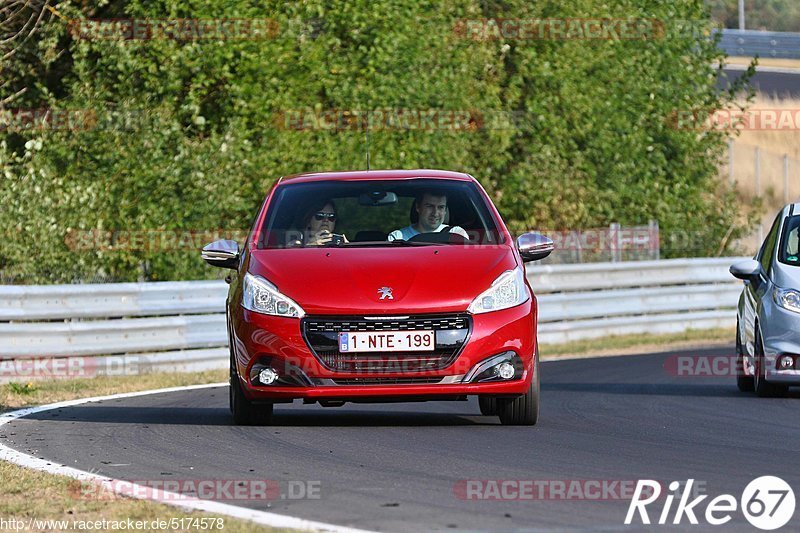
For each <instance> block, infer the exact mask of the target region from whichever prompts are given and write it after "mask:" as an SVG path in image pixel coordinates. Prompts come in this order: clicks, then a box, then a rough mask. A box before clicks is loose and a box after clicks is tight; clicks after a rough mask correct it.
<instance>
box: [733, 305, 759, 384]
mask: <svg viewBox="0 0 800 533" xmlns="http://www.w3.org/2000/svg"><path fill="white" fill-rule="evenodd" d="M736 386H737V387H738V388H739V390H740V391H742V392H753V391H754V390H755V383H754V380H753V376H748V375H747V374H745V373H744V347H743V346H742V340H741V335H739V321H738V320H737V321H736Z"/></svg>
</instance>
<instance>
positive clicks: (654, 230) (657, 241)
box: [647, 220, 661, 259]
mask: <svg viewBox="0 0 800 533" xmlns="http://www.w3.org/2000/svg"><path fill="white" fill-rule="evenodd" d="M647 226H648V234H649V235H650V252H651V254H652V256H651V257H650V259H661V236H660V235H659V232H658V220H651V221H649V222H648V223H647Z"/></svg>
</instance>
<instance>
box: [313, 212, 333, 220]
mask: <svg viewBox="0 0 800 533" xmlns="http://www.w3.org/2000/svg"><path fill="white" fill-rule="evenodd" d="M314 218H315V219H316V220H317V221H322V220H325V219H326V218H327V219H328V220H330V221H331V222H336V213H315V214H314Z"/></svg>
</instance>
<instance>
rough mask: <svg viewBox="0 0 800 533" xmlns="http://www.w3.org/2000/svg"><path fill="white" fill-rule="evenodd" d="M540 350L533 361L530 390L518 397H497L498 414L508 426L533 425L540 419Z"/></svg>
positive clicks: (501, 420)
mask: <svg viewBox="0 0 800 533" xmlns="http://www.w3.org/2000/svg"><path fill="white" fill-rule="evenodd" d="M538 352H539V351H538V350H536V354H535V356H534V357H535V359H534V363H533V379H531V386H530V388H529V389H528V392H526V393H525V394H523V395H522V396H519V397H517V398H511V399H505V398H498V399H497V415H498V416H499V417H500V422H501V423H502V424H504V425H506V426H533V425H534V424H536V422H537V421H538V420H539V388H540V384H539V353H538Z"/></svg>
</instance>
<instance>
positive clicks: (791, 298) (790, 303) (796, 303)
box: [772, 289, 800, 313]
mask: <svg viewBox="0 0 800 533" xmlns="http://www.w3.org/2000/svg"><path fill="white" fill-rule="evenodd" d="M772 299H773V300H775V303H776V304H778V306H780V307H783V308H784V309H786V310H787V311H794V312H795V313H800V292H798V291H796V290H794V289H775V290H773V291H772Z"/></svg>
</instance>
